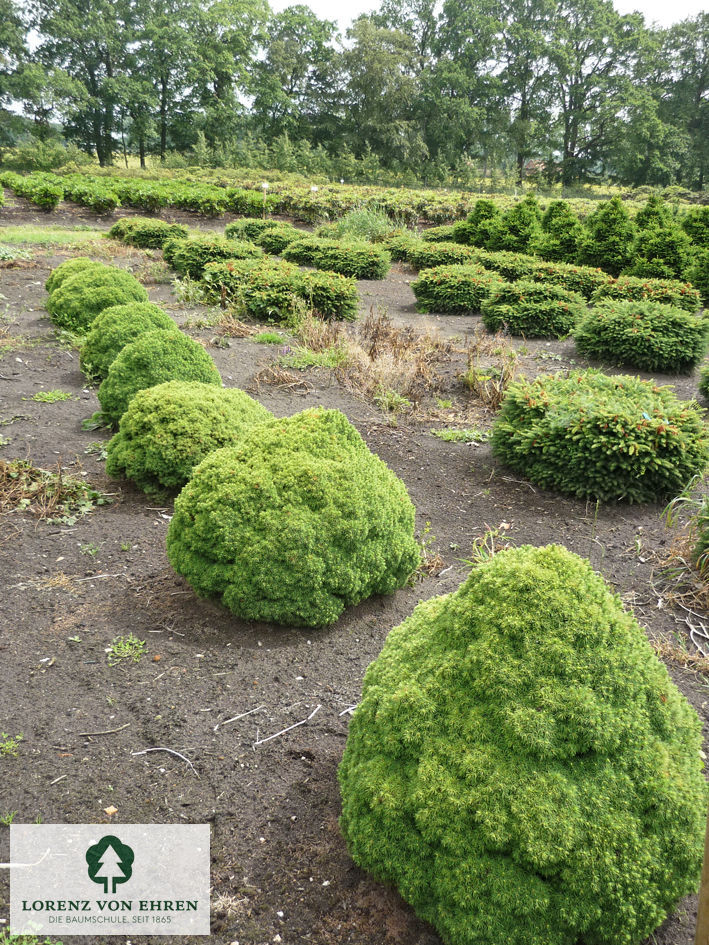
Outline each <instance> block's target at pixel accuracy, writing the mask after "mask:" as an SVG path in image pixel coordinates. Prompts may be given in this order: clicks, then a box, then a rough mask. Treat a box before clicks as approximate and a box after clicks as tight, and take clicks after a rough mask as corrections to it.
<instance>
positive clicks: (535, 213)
mask: <svg viewBox="0 0 709 945" xmlns="http://www.w3.org/2000/svg"><path fill="white" fill-rule="evenodd" d="M541 220H542V212H541V210H540V208H539V202H538V200H537V198H536V197H535V196H534V194H528V195H527V196H526V197H525V198H524V199H523V200H520V201H519V203H517V204H515V206H514V207H510V209H509V210H505V212H504V213H503V214H502V215H501V216H499V217H495V219H494V221H493V222H492V223H491V224H490V225H489V230H488V237H487V239H486V241H485V248H486V249H489V250H493V251H500V250H503V251H506V252H510V253H527V252H529V251H530V247H531V246H532V244H533V243H534V242H535V240H536V239H537V238H538V237H539V235H540V233H541Z"/></svg>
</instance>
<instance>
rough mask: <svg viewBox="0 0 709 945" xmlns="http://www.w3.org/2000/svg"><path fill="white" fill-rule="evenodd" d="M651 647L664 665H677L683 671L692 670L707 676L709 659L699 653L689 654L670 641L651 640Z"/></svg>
mask: <svg viewBox="0 0 709 945" xmlns="http://www.w3.org/2000/svg"><path fill="white" fill-rule="evenodd" d="M651 646H652V648H653V650H654V651H655V653H657V655H658V656H659V658H660V659H661V660H663V661H664V662H665V663H677V665H678V666H683V667H684V668H685V669H693V670H695V672H698V673H705V674H709V659H707V658H706V656H702V654H701V653H690V652H689V651H688V650H687V649H686V648H685V647H684V646H680V645H679V644H677V643H674V642H672V641H671V640H653V641H652V642H651Z"/></svg>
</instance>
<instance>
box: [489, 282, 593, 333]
mask: <svg viewBox="0 0 709 945" xmlns="http://www.w3.org/2000/svg"><path fill="white" fill-rule="evenodd" d="M585 311H586V306H585V303H584V300H583V298H582V297H581V296H580V295H577V294H576V293H575V292H567V291H566V289H562V288H560V287H559V286H555V285H548V284H546V283H543V282H523V281H519V282H502V283H500V284H499V285H496V286H493V287H492V291H491V293H490V295H489V297H488V298H487V299H486V300H485V301H484V302H483V306H482V316H483V324H484V325H485V327H486V328H487V329H488V331H491V332H497V331H500V330H501V329H503V328H505V329H507V331H509V332H510V333H511V334H513V335H523V336H524V337H525V338H563V337H564V336H565V335H568V333H569V332H570V331H572V329H573V328H574V327H575V325H576V324H577V323H578V321H579V319H580V318H581V316H582V315H583V314H584V312H585Z"/></svg>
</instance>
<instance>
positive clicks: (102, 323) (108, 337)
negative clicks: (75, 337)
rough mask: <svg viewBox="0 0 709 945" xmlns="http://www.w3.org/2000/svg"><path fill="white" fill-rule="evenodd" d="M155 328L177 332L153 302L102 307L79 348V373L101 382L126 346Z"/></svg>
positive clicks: (164, 313)
mask: <svg viewBox="0 0 709 945" xmlns="http://www.w3.org/2000/svg"><path fill="white" fill-rule="evenodd" d="M158 329H166V330H172V331H178V328H177V326H176V325H175V323H174V322H173V320H172V319H171V318H170V316H169V315H168V314H167V312H164V311H163V310H162V309H161V308H160V307H159V306H157V305H153V303H152V302H132V303H129V304H128V305H114V306H113V307H112V308H105V309H104V310H103V311H102V312H101V314H100V315H97V317H96V318H95V319H94V323H93V325H92V326H91V331H90V332H89V333H88V335H87V336H86V339H85V340H84V343H83V345H82V346H81V352H80V355H79V363H80V365H81V370H82V371H83V372H84V373H85V374H88V375H89V376H91V377H96V378H99V379H100V380H103V379H104V378H105V377H106V376H107V374H108V369H109V368H110V367H111V365H112V364H113V362H114V361H115V360H116V358H117V357H118V355H119V354H120V352H121V351H122V350H123V348H125V346H126V345H128V344H131V343H132V342H133V341H136V340H137V339H138V338H140V336H141V335H143V334H145V333H146V332H148V331H156V330H158Z"/></svg>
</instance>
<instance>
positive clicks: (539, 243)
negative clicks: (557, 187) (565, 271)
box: [529, 200, 584, 263]
mask: <svg viewBox="0 0 709 945" xmlns="http://www.w3.org/2000/svg"><path fill="white" fill-rule="evenodd" d="M583 235H584V228H583V224H582V223H581V221H580V220H579V218H578V217H577V216H576V214H575V213H574V211H573V210H572V209H571V206H570V205H569V204H568V203H567V202H566V200H552V202H551V203H550V204H549V206H548V207H547V209H546V210H545V212H544V215H543V217H542V229H541V232H539V233H538V234H537V235H536V236H535V237H534V239H533V240H532V241H531V243H530V246H529V251H530V252H531V253H534V254H535V255H537V256H541V257H542V259H546V260H548V261H549V262H565V263H573V262H575V261H576V258H577V257H578V254H579V248H580V246H581V241H582V238H583Z"/></svg>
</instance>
